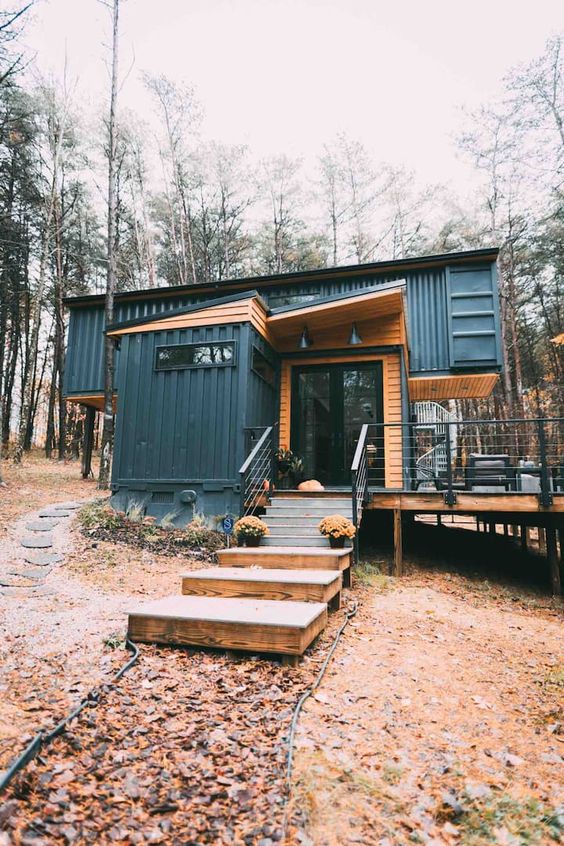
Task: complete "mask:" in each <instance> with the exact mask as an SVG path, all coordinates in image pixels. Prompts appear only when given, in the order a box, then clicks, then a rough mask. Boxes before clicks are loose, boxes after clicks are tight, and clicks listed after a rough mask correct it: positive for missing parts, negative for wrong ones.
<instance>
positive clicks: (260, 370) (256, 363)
mask: <svg viewBox="0 0 564 846" xmlns="http://www.w3.org/2000/svg"><path fill="white" fill-rule="evenodd" d="M251 369H252V370H254V372H255V373H256V374H257V376H260V378H261V379H264V381H265V382H268V384H269V385H271V386H272V387H273V388H274V386H275V385H276V370H275V368H274V367H273V366H272V364H271V363H270V362H269V361H268V359H267V358H265V356H264V355H263V354H262V353H261V351H260V350H259V349H258V348H257V347H253V359H252V363H251Z"/></svg>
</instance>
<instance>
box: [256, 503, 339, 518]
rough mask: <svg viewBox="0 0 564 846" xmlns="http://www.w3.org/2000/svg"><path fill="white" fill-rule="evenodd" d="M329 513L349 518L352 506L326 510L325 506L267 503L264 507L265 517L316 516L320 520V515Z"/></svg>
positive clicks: (323, 515)
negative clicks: (265, 507) (266, 506)
mask: <svg viewBox="0 0 564 846" xmlns="http://www.w3.org/2000/svg"><path fill="white" fill-rule="evenodd" d="M330 514H341V515H342V516H343V517H348V518H349V520H350V519H351V517H352V506H350V505H349V507H348V508H340V509H339V510H338V511H335V510H334V509H333V510H330V509H329V510H328V509H325V508H317V507H312V508H310V507H307V508H306V507H305V506H296V505H288V506H286V505H269V506H268V508H267V509H266V513H265V515H264V516H265V518H266V519H268V518H269V517H270V516H273V517H292V516H298V517H317V519H318V520H321V518H322V517H328V516H329V515H330Z"/></svg>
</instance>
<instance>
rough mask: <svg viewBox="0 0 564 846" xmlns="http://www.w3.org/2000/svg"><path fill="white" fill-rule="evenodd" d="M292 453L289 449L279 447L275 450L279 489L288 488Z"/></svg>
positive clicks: (292, 459) (292, 458)
mask: <svg viewBox="0 0 564 846" xmlns="http://www.w3.org/2000/svg"><path fill="white" fill-rule="evenodd" d="M294 458H295V456H294V453H293V452H292V450H291V449H286V447H280V448H279V449H277V450H276V468H277V470H278V480H279V483H280V487H281V488H282V489H283V490H287V489H288V488H289V487H290V469H291V467H292V462H293V461H294Z"/></svg>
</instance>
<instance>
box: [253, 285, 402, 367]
mask: <svg viewBox="0 0 564 846" xmlns="http://www.w3.org/2000/svg"><path fill="white" fill-rule="evenodd" d="M405 301H406V297H405V282H404V281H403V280H401V281H397V282H390V283H386V284H383V285H378V286H374V287H372V288H365V289H361V290H358V291H354V292H351V293H348V294H341V295H339V296H337V297H331V298H326V299H324V300H314V301H313V302H309V303H307V304H305V305H304V304H300V305H299V306H286V307H284V308H281V309H275V310H274V311H272V312H271V313H270V314H269V316H268V318H267V321H266V327H267V331H268V334H269V337H270V339H271V342H272V343H273V345H274V346H275V348H276V349H279V350H281V351H288V350H294V349H296V348H297V346H298V343H299V340H300V337H301V335H302V332H303V331H304V327H306V326H307V330H308V334H309V336H310V338H311V339H312V341H313V345H314V346H315V345H316V343H318V342H321V343H318V345H319V346H332V347H334V348H342V347H346V346H347V344H348V337H349V335H350V331H351V326H352V324H353V323H356V324H357V329H358V331H359V334H360V336H361V337H363V328H364V327H367V328H368V326H369V325H370V326H371V328H373V327H374V326H375V325H377V321H378V320H381V319H382V318H386V317H390V316H393V315H396V316H397V317H398V318H399V322H400V325H401V333H400V334H401V337H400V338H398V340H399V342H400V343H403V344H404V345H405V346H406V347H407V335H406V332H405ZM367 337H368V336H367ZM316 338H317V341H316ZM372 343H373V341H372Z"/></svg>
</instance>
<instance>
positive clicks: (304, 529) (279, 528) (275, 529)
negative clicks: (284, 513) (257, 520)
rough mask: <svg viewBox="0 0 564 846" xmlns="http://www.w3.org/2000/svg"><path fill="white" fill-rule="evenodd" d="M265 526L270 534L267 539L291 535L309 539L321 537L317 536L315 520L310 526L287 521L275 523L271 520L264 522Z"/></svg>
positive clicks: (317, 530)
mask: <svg viewBox="0 0 564 846" xmlns="http://www.w3.org/2000/svg"><path fill="white" fill-rule="evenodd" d="M265 522H266V525H267V526H268V528H269V529H270V534H269V536H268V537H270V538H274V537H276V536H277V535H291V534H292V533H294V534H299V536H300V537H305V536H311V537H321V535H320V534H319V529H318V528H317V522H318V521H317V520H315V521H314V522H313V523H311V524H310V525H303V524H300V525H296V524H295V523H291V522H288V521H287V520H286V521H284V522H283V523H275V522H274V521H273V520H268V522H267V521H265Z"/></svg>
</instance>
